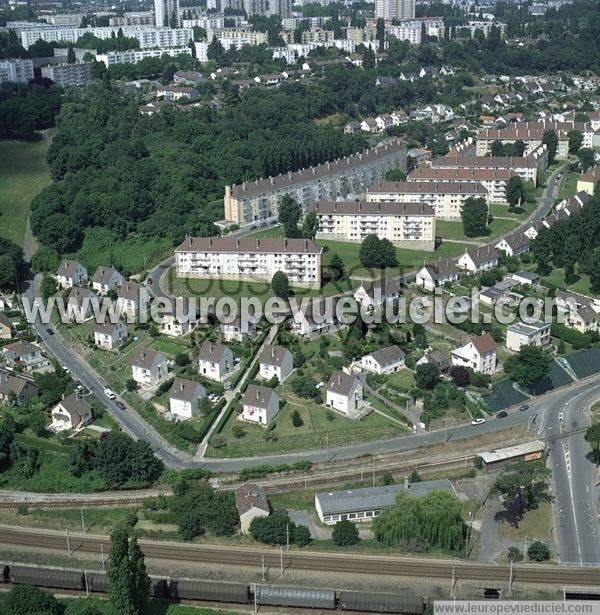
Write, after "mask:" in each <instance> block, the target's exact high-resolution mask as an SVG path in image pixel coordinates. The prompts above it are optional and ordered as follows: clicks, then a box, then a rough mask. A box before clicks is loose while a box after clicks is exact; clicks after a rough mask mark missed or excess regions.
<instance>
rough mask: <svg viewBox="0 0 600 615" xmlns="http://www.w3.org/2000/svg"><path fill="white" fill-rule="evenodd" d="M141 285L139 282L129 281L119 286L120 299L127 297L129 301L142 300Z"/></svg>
mask: <svg viewBox="0 0 600 615" xmlns="http://www.w3.org/2000/svg"><path fill="white" fill-rule="evenodd" d="M140 290H141V287H140V285H139V284H138V283H137V282H131V281H127V282H124V283H123V285H122V286H121V287H120V288H119V292H118V295H117V296H118V297H119V298H120V299H126V300H127V301H139V300H140Z"/></svg>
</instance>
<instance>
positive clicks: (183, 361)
mask: <svg viewBox="0 0 600 615" xmlns="http://www.w3.org/2000/svg"><path fill="white" fill-rule="evenodd" d="M189 363H190V357H189V356H188V354H187V353H186V352H180V353H178V354H176V355H175V365H178V366H179V367H184V366H185V365H188V364H189Z"/></svg>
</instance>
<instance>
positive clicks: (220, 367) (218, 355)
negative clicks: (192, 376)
mask: <svg viewBox="0 0 600 615" xmlns="http://www.w3.org/2000/svg"><path fill="white" fill-rule="evenodd" d="M233 368H234V360H233V352H231V350H230V349H229V348H227V346H225V345H223V344H217V343H215V342H211V341H209V340H206V341H205V342H204V343H203V344H202V346H201V348H200V352H199V354H198V373H199V374H200V375H201V376H204V377H205V378H208V379H209V380H216V381H218V382H220V381H222V380H225V379H226V378H228V377H229V375H230V374H231V372H232V371H233Z"/></svg>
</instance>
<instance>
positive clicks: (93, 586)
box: [85, 570, 108, 594]
mask: <svg viewBox="0 0 600 615" xmlns="http://www.w3.org/2000/svg"><path fill="white" fill-rule="evenodd" d="M85 579H86V581H87V586H88V591H89V592H92V593H98V594H106V593H107V592H108V577H107V576H106V572H103V571H101V570H92V571H89V572H86V573H85Z"/></svg>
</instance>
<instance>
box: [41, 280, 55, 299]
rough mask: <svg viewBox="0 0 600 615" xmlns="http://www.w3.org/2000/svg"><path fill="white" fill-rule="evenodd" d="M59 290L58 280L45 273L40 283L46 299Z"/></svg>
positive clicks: (43, 297) (42, 293)
mask: <svg viewBox="0 0 600 615" xmlns="http://www.w3.org/2000/svg"><path fill="white" fill-rule="evenodd" d="M57 291H58V286H57V284H56V280H55V279H54V278H53V277H52V276H51V275H49V274H47V273H45V274H44V275H43V277H42V281H41V283H40V293H41V295H42V299H43V300H44V301H47V300H48V297H52V296H53V295H55V294H56V293H57Z"/></svg>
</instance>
